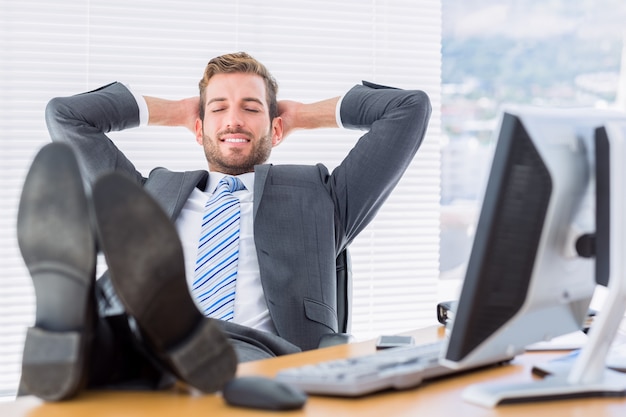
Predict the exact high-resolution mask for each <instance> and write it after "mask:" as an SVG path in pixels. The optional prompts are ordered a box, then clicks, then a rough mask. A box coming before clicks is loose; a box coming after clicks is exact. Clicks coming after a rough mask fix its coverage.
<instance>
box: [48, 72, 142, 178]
mask: <svg viewBox="0 0 626 417" xmlns="http://www.w3.org/2000/svg"><path fill="white" fill-rule="evenodd" d="M46 124H47V126H48V132H49V133H50V138H51V139H52V141H54V142H64V143H67V144H69V145H70V146H71V147H72V149H73V150H74V152H75V153H76V156H77V158H78V159H79V161H80V163H81V165H82V167H83V173H84V174H85V176H86V177H87V178H88V180H89V181H90V182H93V181H94V180H95V179H96V178H97V177H98V176H99V175H101V174H102V173H105V172H108V171H112V170H116V171H123V172H125V173H127V174H128V175H130V176H132V177H133V178H135V179H136V180H137V181H138V182H142V181H143V177H142V175H141V173H139V172H138V171H137V170H136V169H135V167H134V165H133V164H132V163H131V162H130V161H129V160H128V159H127V158H126V156H125V155H124V154H123V153H122V152H121V151H120V150H119V149H118V148H117V147H116V146H115V144H114V143H113V142H112V141H111V140H110V139H109V137H108V136H107V135H106V134H107V133H109V132H112V131H119V130H124V129H129V128H133V127H137V126H139V108H138V106H137V101H136V100H135V98H134V97H133V94H132V93H131V92H130V91H129V90H128V89H127V88H126V87H125V86H124V85H123V84H121V83H117V82H115V83H111V84H109V85H106V86H104V87H101V88H99V89H97V90H93V91H89V92H87V93H83V94H77V95H74V96H69V97H56V98H53V99H52V100H50V102H49V103H48V105H47V107H46Z"/></svg>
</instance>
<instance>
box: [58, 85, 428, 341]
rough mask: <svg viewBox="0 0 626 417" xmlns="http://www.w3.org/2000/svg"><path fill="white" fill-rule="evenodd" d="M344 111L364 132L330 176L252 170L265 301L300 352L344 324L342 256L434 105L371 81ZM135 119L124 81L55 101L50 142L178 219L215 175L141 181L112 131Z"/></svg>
mask: <svg viewBox="0 0 626 417" xmlns="http://www.w3.org/2000/svg"><path fill="white" fill-rule="evenodd" d="M340 112H341V120H342V122H343V124H344V126H345V127H347V128H352V129H362V130H366V131H367V133H365V134H364V135H363V136H362V137H361V138H360V139H359V141H358V142H357V144H356V145H355V146H354V148H353V149H352V150H351V151H350V152H349V154H348V155H347V156H346V158H345V159H344V160H343V162H342V163H341V164H340V165H339V166H338V167H337V168H336V169H335V170H334V171H333V172H332V173H330V172H329V171H328V169H327V168H326V167H325V166H323V165H321V164H318V165H315V166H300V165H276V166H275V165H268V164H266V165H259V166H257V167H256V168H255V185H254V236H255V237H254V240H255V243H256V250H257V255H258V260H259V267H260V272H261V281H262V285H263V290H264V294H265V298H266V301H267V305H268V308H269V312H270V315H271V317H272V320H273V321H274V324H275V326H276V330H277V331H278V334H279V336H281V337H282V338H284V339H286V340H287V341H289V342H291V343H293V344H295V345H297V346H299V347H300V348H301V349H312V348H315V347H317V346H318V342H319V340H320V337H321V336H322V335H324V334H327V333H332V332H336V331H337V330H338V323H337V313H336V311H337V294H336V271H335V259H336V257H337V255H338V254H339V253H340V252H341V251H342V250H343V249H344V248H345V247H346V246H347V245H349V244H350V242H351V241H352V240H353V239H354V238H355V236H357V235H358V233H359V232H360V231H361V230H363V229H364V228H365V226H366V225H367V224H368V223H369V222H370V221H371V220H372V218H373V217H374V215H375V214H376V212H377V210H378V209H379V208H380V207H381V205H382V204H383V202H384V201H385V199H386V198H387V197H388V195H389V194H390V193H391V191H392V190H393V188H394V187H395V185H396V184H397V183H398V181H399V180H400V178H401V177H402V175H403V173H404V171H405V170H406V168H407V167H408V165H409V163H410V162H411V160H412V159H413V156H414V155H415V153H416V151H417V149H418V147H419V145H420V143H421V142H422V139H423V137H424V135H425V132H426V127H427V124H428V120H429V117H430V113H431V107H430V102H429V99H428V97H427V95H426V94H425V93H424V92H422V91H407V90H399V89H393V88H388V87H382V86H377V85H374V84H371V83H364V85H357V86H355V87H353V88H352V89H351V90H350V91H349V92H348V93H347V94H346V95H345V97H344V99H343V101H342V104H341V109H340ZM138 116H139V110H138V108H137V105H136V102H135V100H134V98H133V96H132V95H131V94H130V92H129V91H128V90H127V89H126V88H125V87H124V86H123V85H122V84H120V83H112V84H109V85H107V86H104V87H102V88H100V89H98V90H95V91H91V92H88V93H84V94H79V95H76V96H72V97H65V98H55V99H53V100H51V101H50V103H49V104H48V107H47V109H46V122H47V124H48V129H49V131H50V134H51V137H52V140H53V141H63V142H66V143H69V144H71V146H72V147H73V148H74V149H75V151H76V152H77V154H78V158H79V160H80V161H81V162H82V164H83V167H84V173H85V175H86V177H87V178H88V179H89V181H93V180H94V179H95V178H97V177H98V176H99V175H101V174H102V173H104V172H106V171H110V170H117V171H122V172H125V173H126V174H128V175H130V176H131V177H132V178H134V179H135V180H136V181H137V182H139V183H142V184H144V186H145V188H146V190H148V191H149V192H150V193H151V194H152V195H153V196H154V197H155V199H156V200H157V201H158V202H159V203H160V204H161V206H162V207H163V208H164V209H165V211H166V212H167V213H168V215H169V216H170V217H171V218H172V219H173V220H174V219H176V217H177V216H178V214H179V213H180V211H181V209H182V207H183V205H184V204H185V202H186V200H187V198H188V196H189V195H190V193H191V191H192V190H193V188H194V187H200V188H201V189H204V187H205V185H206V182H207V179H208V175H209V174H208V173H207V172H206V171H192V172H171V171H169V170H167V169H165V168H156V169H154V170H153V171H152V172H151V173H150V175H149V176H148V178H144V177H143V176H142V175H141V174H140V173H139V172H138V171H137V170H136V169H135V167H134V166H133V164H132V163H131V162H130V161H129V160H128V159H127V158H126V156H125V155H124V154H123V153H122V152H121V151H120V150H119V149H118V148H117V147H116V146H115V145H114V144H113V142H112V141H111V140H110V139H109V138H108V137H107V136H106V133H107V132H110V131H117V130H122V129H127V128H130V127H135V126H137V125H138V124H139V117H138ZM235 328H236V326H235Z"/></svg>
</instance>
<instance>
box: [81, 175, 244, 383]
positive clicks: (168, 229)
mask: <svg viewBox="0 0 626 417" xmlns="http://www.w3.org/2000/svg"><path fill="white" fill-rule="evenodd" d="M93 203H94V212H95V217H96V228H97V232H98V239H99V243H100V247H101V249H102V250H103V252H104V256H105V258H106V260H107V264H108V266H109V274H110V277H111V282H112V283H113V287H114V288H115V291H116V292H117V295H118V296H119V298H120V300H121V301H122V304H123V305H124V307H125V309H126V312H127V313H128V314H129V315H130V316H131V317H133V318H134V319H135V321H136V322H137V325H138V327H139V330H140V332H141V335H142V338H143V339H144V341H145V342H146V344H147V346H148V348H149V349H151V350H152V351H153V352H154V353H155V355H156V356H157V357H158V358H159V359H160V360H161V361H162V362H163V363H164V364H165V365H166V366H167V367H168V368H169V369H170V370H171V371H172V372H173V373H174V374H175V375H176V376H177V377H178V378H180V379H181V380H183V381H185V382H186V383H188V384H190V385H191V386H193V387H195V388H197V389H199V390H201V391H203V392H215V391H218V390H220V389H221V388H222V386H223V385H224V384H225V383H226V382H227V381H229V380H230V379H232V378H233V376H234V374H235V371H236V368H237V358H236V355H235V352H234V350H233V348H232V346H231V345H230V343H229V342H228V339H227V338H226V336H225V335H224V333H222V331H221V330H220V329H219V328H218V326H217V324H216V322H214V321H213V320H212V319H210V318H207V317H204V315H202V313H200V311H199V310H198V308H197V307H196V305H195V304H194V302H193V300H192V299H191V295H190V293H189V289H188V287H187V282H186V280H185V265H184V258H183V250H182V246H181V243H180V240H179V237H178V233H177V232H176V229H175V227H174V225H173V223H172V222H171V221H170V219H169V218H168V217H167V215H166V214H165V213H164V212H163V210H162V209H161V207H160V206H159V205H158V204H157V203H156V202H155V201H154V199H152V197H151V196H149V195H148V194H147V192H146V191H144V190H143V188H141V187H140V186H139V185H137V184H135V183H134V182H132V181H131V180H129V179H127V178H126V177H123V176H122V175H120V174H117V173H111V174H107V175H105V176H103V177H101V178H100V179H99V180H98V181H96V184H95V185H94V188H93Z"/></svg>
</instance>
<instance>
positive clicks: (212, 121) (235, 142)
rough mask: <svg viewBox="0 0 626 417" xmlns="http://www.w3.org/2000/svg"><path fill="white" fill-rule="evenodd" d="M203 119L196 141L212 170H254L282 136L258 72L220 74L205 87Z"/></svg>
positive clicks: (226, 171)
mask: <svg viewBox="0 0 626 417" xmlns="http://www.w3.org/2000/svg"><path fill="white" fill-rule="evenodd" d="M205 98H206V103H205V104H204V106H205V108H204V120H202V121H200V120H198V122H197V123H196V141H197V142H198V143H199V144H200V145H202V146H203V147H204V153H205V155H206V158H207V161H208V162H209V169H210V170H211V171H214V172H222V173H225V174H229V175H238V174H243V173H246V172H252V171H254V166H255V165H257V164H261V163H264V162H265V161H266V160H267V158H268V157H269V155H270V153H271V149H272V147H273V146H275V145H277V144H278V143H279V142H280V140H281V139H282V123H281V120H280V118H279V117H277V118H275V119H274V120H273V121H270V117H269V107H268V103H267V99H266V91H265V83H264V82H263V79H262V78H261V77H260V76H258V75H255V74H245V73H233V74H217V75H215V76H213V77H212V78H211V80H210V81H209V84H208V85H207V86H206V89H205Z"/></svg>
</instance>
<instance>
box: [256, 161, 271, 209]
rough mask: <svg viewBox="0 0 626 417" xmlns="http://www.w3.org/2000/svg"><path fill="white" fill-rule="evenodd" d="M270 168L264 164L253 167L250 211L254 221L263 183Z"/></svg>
mask: <svg viewBox="0 0 626 417" xmlns="http://www.w3.org/2000/svg"><path fill="white" fill-rule="evenodd" d="M270 166H271V165H269V164H264V165H256V166H255V167H254V206H253V209H252V213H253V218H254V219H256V212H257V211H258V209H259V204H261V199H262V198H263V190H264V189H265V181H267V175H268V173H269V170H270Z"/></svg>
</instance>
